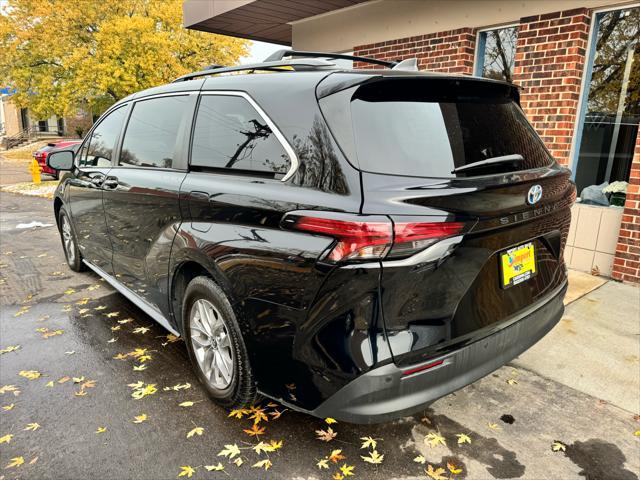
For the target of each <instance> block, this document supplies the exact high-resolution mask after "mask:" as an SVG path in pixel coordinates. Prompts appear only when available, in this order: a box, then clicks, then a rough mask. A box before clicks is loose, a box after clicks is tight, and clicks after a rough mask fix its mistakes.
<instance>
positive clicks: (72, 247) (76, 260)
mask: <svg viewBox="0 0 640 480" xmlns="http://www.w3.org/2000/svg"><path fill="white" fill-rule="evenodd" d="M58 226H59V230H60V238H61V239H62V248H63V250H64V256H65V258H66V259H67V265H69V268H70V269H71V270H73V271H74V272H81V271H83V270H84V269H85V268H86V267H85V265H84V263H83V262H82V255H81V254H80V250H79V249H78V241H77V239H76V234H75V231H74V229H73V226H72V225H71V217H70V216H69V214H68V213H67V211H66V210H65V208H64V207H60V212H58Z"/></svg>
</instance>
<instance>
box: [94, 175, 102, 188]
mask: <svg viewBox="0 0 640 480" xmlns="http://www.w3.org/2000/svg"><path fill="white" fill-rule="evenodd" d="M91 183H92V184H93V185H95V186H96V187H101V186H102V184H103V183H104V175H101V176H99V177H93V178H92V179H91Z"/></svg>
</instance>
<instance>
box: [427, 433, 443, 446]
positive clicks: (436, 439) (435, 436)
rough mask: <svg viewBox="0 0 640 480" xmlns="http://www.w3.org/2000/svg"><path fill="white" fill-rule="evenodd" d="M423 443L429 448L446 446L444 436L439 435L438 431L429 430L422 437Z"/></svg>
mask: <svg viewBox="0 0 640 480" xmlns="http://www.w3.org/2000/svg"><path fill="white" fill-rule="evenodd" d="M424 443H426V444H427V445H429V447H431V448H435V447H437V446H438V445H442V446H443V447H446V446H447V442H446V441H445V439H444V437H443V436H442V435H440V433H438V432H430V433H428V434H427V435H426V437H424Z"/></svg>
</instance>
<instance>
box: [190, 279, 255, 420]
mask: <svg viewBox="0 0 640 480" xmlns="http://www.w3.org/2000/svg"><path fill="white" fill-rule="evenodd" d="M182 305H183V307H182V318H183V326H184V338H185V343H186V345H187V352H188V353H189V359H190V360H191V363H192V365H193V368H194V370H195V373H196V375H197V376H198V380H199V381H200V383H201V384H202V385H203V386H204V388H205V390H206V391H207V393H208V394H209V396H210V397H211V399H213V401H215V402H216V403H217V404H219V405H221V406H223V407H225V408H241V407H245V406H248V405H252V404H253V403H254V402H255V399H256V385H255V380H254V378H253V373H252V370H251V365H250V364H249V356H248V354H247V349H246V346H245V344H244V340H243V339H242V334H241V332H240V327H239V326H238V321H237V319H236V315H235V313H234V311H233V309H232V307H231V304H230V303H229V301H228V300H227V297H226V295H225V294H224V292H223V291H222V289H221V288H220V287H219V286H218V285H216V283H215V282H214V281H213V280H211V279H210V278H208V277H196V278H194V279H193V280H192V281H191V282H190V283H189V286H188V287H187V290H186V292H185V295H184V301H183V304H182Z"/></svg>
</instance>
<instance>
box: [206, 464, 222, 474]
mask: <svg viewBox="0 0 640 480" xmlns="http://www.w3.org/2000/svg"><path fill="white" fill-rule="evenodd" d="M204 468H205V469H206V470H207V472H221V471H222V470H224V465H222V464H221V463H220V462H218V464H217V465H205V466H204Z"/></svg>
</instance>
